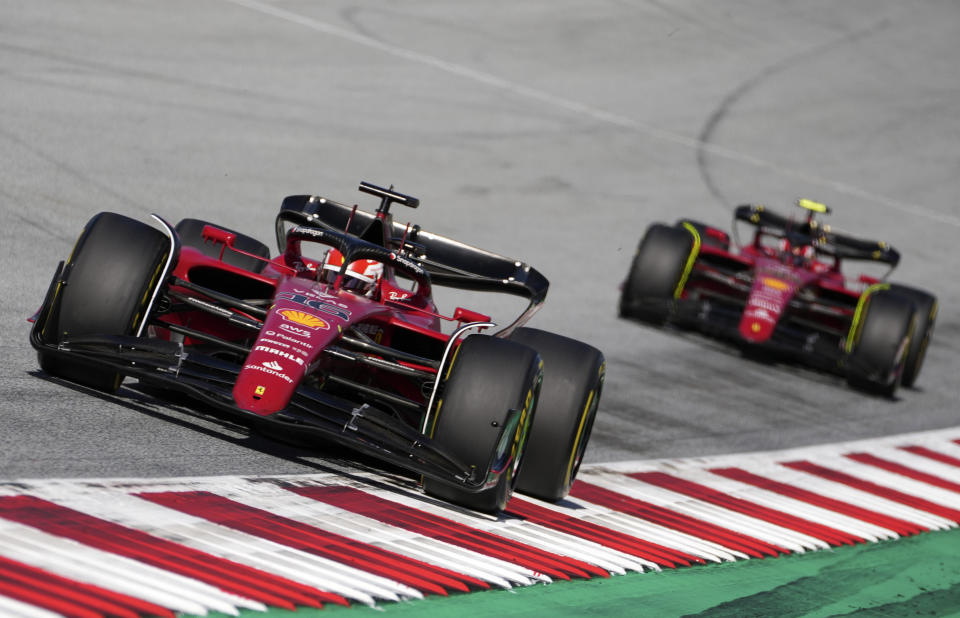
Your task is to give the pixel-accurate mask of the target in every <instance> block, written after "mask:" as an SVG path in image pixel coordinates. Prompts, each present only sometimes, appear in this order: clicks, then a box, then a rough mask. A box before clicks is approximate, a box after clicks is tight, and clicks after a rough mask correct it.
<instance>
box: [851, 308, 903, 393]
mask: <svg viewBox="0 0 960 618" xmlns="http://www.w3.org/2000/svg"><path fill="white" fill-rule="evenodd" d="M915 313H916V312H915V310H914V305H913V302H911V301H910V300H909V299H908V298H906V297H905V296H901V295H899V294H896V293H894V292H891V291H889V290H881V291H878V292H874V293H873V294H871V296H870V298H869V300H868V301H867V305H866V311H865V313H864V315H863V316H862V317H861V319H862V321H863V322H862V324H861V325H860V327H859V335H858V336H857V339H856V341H855V342H854V347H853V350H852V351H851V352H850V354H849V356H848V357H847V359H846V365H847V382H849V384H850V385H851V386H853V387H854V388H858V389H861V390H865V391H868V392H871V393H874V394H877V395H883V396H886V397H893V395H894V393H895V392H896V390H897V387H899V386H900V382H901V380H902V379H903V371H904V365H905V364H906V360H907V352H908V350H909V345H910V339H911V337H912V336H913V333H914V328H915V324H916V319H915V317H914V315H915Z"/></svg>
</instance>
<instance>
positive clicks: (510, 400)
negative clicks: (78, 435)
mask: <svg viewBox="0 0 960 618" xmlns="http://www.w3.org/2000/svg"><path fill="white" fill-rule="evenodd" d="M360 190H361V191H363V192H365V193H368V194H371V195H374V196H376V197H378V198H379V199H380V205H379V208H378V209H377V211H376V213H372V214H371V213H366V212H363V211H361V210H358V209H357V207H356V206H353V207H349V206H346V205H344V204H340V203H338V202H335V201H333V200H329V199H325V198H321V197H317V196H309V195H294V196H290V197H287V198H286V199H284V200H283V203H282V205H281V207H280V212H279V214H278V215H277V218H276V237H277V243H278V246H279V250H280V253H279V255H277V256H276V257H273V258H272V259H271V257H270V250H269V248H268V247H267V246H266V245H264V244H263V243H261V242H260V241H258V240H255V239H254V238H251V237H249V236H245V235H243V234H240V233H237V232H234V231H232V230H230V229H228V228H225V227H222V226H218V225H211V224H208V223H206V222H204V221H200V220H197V219H185V220H183V221H181V222H180V223H179V224H177V225H176V226H172V225H170V224H168V223H166V222H165V221H163V219H162V218H160V217H157V216H156V215H154V218H155V219H156V221H157V224H158V225H159V227H160V229H158V228H157V227H154V226H151V225H148V224H146V223H143V222H140V221H136V220H133V219H130V218H128V217H125V216H122V215H119V214H114V213H100V214H98V215H96V216H95V217H93V218H92V219H91V220H90V222H89V223H88V224H87V226H86V227H85V229H84V230H83V233H82V234H81V235H80V238H79V240H78V241H77V244H76V246H75V247H74V250H73V253H72V255H71V256H70V258H69V259H68V260H67V261H66V263H64V262H61V263H60V265H59V266H58V268H57V271H56V274H55V275H54V277H53V280H52V282H51V284H50V287H49V290H48V292H47V295H46V298H45V300H44V302H43V305H42V307H41V309H40V310H39V311H38V313H37V314H36V315H35V316H34V318H33V320H34V326H33V329H32V330H31V335H30V339H31V343H32V344H33V346H34V347H35V348H36V349H37V352H38V357H39V362H40V366H41V367H42V368H43V369H44V370H45V371H46V372H47V373H48V374H52V375H54V376H58V377H60V378H65V379H68V380H71V381H73V382H76V383H79V384H82V385H85V386H88V387H92V388H95V389H98V390H101V391H107V392H113V391H116V390H117V389H118V388H119V385H120V383H121V381H122V380H123V378H124V376H130V377H134V378H137V379H139V380H140V382H141V383H144V384H146V385H148V386H151V387H154V388H153V389H152V390H157V388H159V390H160V391H161V392H165V391H164V389H166V391H173V392H179V393H185V394H187V395H188V396H190V397H192V398H193V399H194V400H196V401H197V402H199V403H200V404H202V408H203V411H204V412H205V413H209V414H214V415H219V416H223V417H226V418H227V419H229V420H239V421H240V422H242V423H246V424H249V425H251V426H253V427H255V428H259V429H261V430H262V431H264V432H265V433H267V434H268V435H276V436H282V437H288V438H292V439H296V440H297V441H298V442H300V443H302V442H304V441H305V440H306V441H308V442H309V441H310V440H311V439H312V438H316V439H318V440H313V443H315V444H316V445H317V447H318V448H321V445H322V441H323V440H326V441H331V440H332V441H334V442H337V443H341V444H344V445H347V446H349V447H351V448H353V449H356V450H358V451H361V452H363V453H367V454H370V455H373V456H376V457H379V458H381V459H382V460H384V461H386V462H389V463H392V464H395V465H399V466H401V467H404V468H407V469H409V470H410V471H412V472H414V473H415V474H418V475H420V476H421V478H422V484H423V488H424V490H425V491H426V492H427V493H429V494H431V495H434V496H438V497H441V498H444V499H446V500H450V501H452V502H455V503H458V504H461V505H464V506H467V507H470V508H474V509H478V510H483V511H489V512H496V511H498V510H501V509H503V508H504V506H505V505H506V503H507V500H508V499H509V497H510V495H511V494H512V492H513V490H514V488H516V489H517V490H518V491H522V492H524V493H527V494H529V495H532V496H535V497H538V498H542V499H545V500H551V501H555V500H559V499H561V498H563V497H564V496H565V495H566V494H567V492H568V491H569V489H570V486H571V485H572V483H573V480H574V478H575V477H576V474H577V470H578V468H579V466H580V462H581V460H582V458H583V454H584V451H585V449H586V447H587V442H588V440H589V437H590V432H591V428H592V425H593V420H594V418H595V415H596V412H597V406H598V403H599V399H600V391H601V387H602V384H603V378H604V367H605V365H604V358H603V354H601V353H600V351H599V350H597V349H596V348H594V347H592V346H590V345H587V344H585V343H582V342H580V341H576V340H574V339H570V338H567V337H564V336H562V335H558V334H553V333H549V332H546V331H542V330H537V329H532V328H522V327H521V325H522V324H523V323H525V322H526V321H527V320H528V319H529V318H530V317H531V316H532V314H533V313H534V312H535V311H536V310H537V309H538V308H539V306H540V304H541V303H542V302H543V301H544V298H545V297H546V294H547V287H548V282H547V280H546V278H544V277H543V275H541V274H540V273H539V272H538V271H537V270H536V269H534V268H532V267H530V266H528V265H526V264H524V263H522V262H520V261H516V260H513V259H508V258H505V257H502V256H500V255H496V254H493V253H490V252H487V251H483V250H481V249H477V248H474V247H470V246H468V245H465V244H463V243H460V242H457V241H454V240H451V239H449V238H445V237H443V236H439V235H436V234H432V233H430V232H427V231H425V230H422V229H420V227H419V226H411V225H410V224H406V225H401V224H399V223H394V222H393V218H392V214H391V213H390V208H391V206H392V205H394V204H400V205H403V206H407V207H413V208H416V207H417V206H418V204H419V200H417V199H416V198H414V197H411V196H408V195H404V194H402V193H398V192H396V191H394V190H393V189H392V188H391V189H384V188H382V187H378V186H375V185H371V184H368V183H361V185H360ZM311 246H312V247H317V248H318V251H317V252H316V253H317V257H316V258H315V259H311V258H310V257H308V256H306V255H304V251H303V249H304V248H309V247H311ZM308 253H309V252H308ZM437 285H440V286H450V287H454V288H460V289H465V290H474V291H487V292H501V293H507V294H513V295H518V296H520V297H523V298H526V299H527V300H528V301H529V304H528V306H527V309H526V310H525V311H524V312H523V313H522V314H521V315H520V316H519V317H518V318H517V319H516V320H515V321H514V322H513V323H512V324H509V325H508V326H506V327H505V328H502V329H500V330H499V331H498V332H495V333H493V335H490V334H487V332H489V329H491V328H492V327H494V326H496V325H495V324H493V323H492V322H491V320H490V318H489V317H488V316H486V315H483V314H481V313H478V312H476V311H471V310H467V309H462V308H457V309H456V310H455V311H454V312H453V314H452V315H450V316H443V315H441V314H440V312H439V311H438V309H437V307H436V306H435V303H434V300H433V296H432V294H431V290H432V287H433V286H437ZM444 324H446V326H444ZM481 331H487V332H481Z"/></svg>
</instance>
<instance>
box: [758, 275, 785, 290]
mask: <svg viewBox="0 0 960 618" xmlns="http://www.w3.org/2000/svg"><path fill="white" fill-rule="evenodd" d="M763 284H764V285H766V286H767V287H769V288H773V289H775V290H780V291H781V292H782V291H784V290H787V289H789V288H790V284H789V283H787V282H786V281H781V280H780V279H774V278H773V277H764V278H763Z"/></svg>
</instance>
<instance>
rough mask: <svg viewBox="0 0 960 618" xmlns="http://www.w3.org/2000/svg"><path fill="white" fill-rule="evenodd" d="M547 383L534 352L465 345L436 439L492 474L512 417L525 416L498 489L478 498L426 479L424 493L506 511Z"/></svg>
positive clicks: (510, 344)
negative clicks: (516, 413) (490, 467)
mask: <svg viewBox="0 0 960 618" xmlns="http://www.w3.org/2000/svg"><path fill="white" fill-rule="evenodd" d="M542 380H543V363H542V362H541V361H540V357H539V356H538V355H537V352H536V351H535V350H533V349H532V348H530V347H527V346H524V345H521V344H519V343H516V342H514V341H508V340H506V339H499V338H496V337H490V336H486V335H473V336H471V337H467V338H466V339H464V340H463V342H462V343H461V344H460V347H459V348H458V350H457V351H456V354H455V356H454V358H453V360H452V361H451V364H450V368H449V369H448V371H447V375H446V378H445V379H444V381H443V384H442V386H441V388H442V391H441V399H440V400H439V402H438V404H437V410H436V412H435V415H434V423H433V427H432V428H431V429H430V431H429V435H430V437H431V438H433V440H435V441H436V442H437V444H438V446H440V447H441V448H443V449H444V450H445V451H446V452H448V453H450V454H451V455H452V456H453V457H455V458H456V459H457V460H459V461H460V462H462V463H463V464H465V465H467V466H468V467H469V469H471V470H486V469H487V466H488V465H489V464H490V462H491V460H492V458H493V456H494V454H495V453H496V452H497V447H498V443H499V442H500V435H501V432H502V430H503V427H505V420H506V419H507V418H508V416H509V415H508V411H509V410H517V411H519V412H520V421H519V423H517V425H516V427H515V428H514V430H513V433H512V435H510V436H509V437H508V440H509V447H508V452H509V458H508V459H506V460H504V461H503V462H500V463H501V464H503V466H504V468H503V471H502V473H501V474H500V477H499V479H498V480H497V481H496V483H495V484H494V485H493V486H492V487H489V488H486V489H483V490H481V491H479V492H476V493H474V492H469V491H466V490H463V489H460V488H458V487H456V486H453V485H450V484H448V483H444V482H441V481H438V480H435V479H431V478H426V477H424V479H423V489H424V491H425V492H426V493H427V494H428V495H431V496H434V497H437V498H441V499H443V500H446V501H449V502H452V503H454V504H458V505H460V506H464V507H467V508H470V509H474V510H477V511H482V512H485V513H498V512H500V511H502V510H503V509H504V508H505V507H506V505H507V502H508V501H509V500H510V496H511V495H512V494H513V490H514V487H515V486H516V482H517V471H518V469H519V468H520V464H521V463H522V462H523V459H524V451H525V449H526V446H527V438H528V436H529V434H530V427H531V425H532V423H533V418H534V412H535V410H536V406H537V397H538V395H539V391H540V384H541V382H542Z"/></svg>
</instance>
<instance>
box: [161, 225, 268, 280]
mask: <svg viewBox="0 0 960 618" xmlns="http://www.w3.org/2000/svg"><path fill="white" fill-rule="evenodd" d="M206 225H212V226H214V227H217V228H220V229H221V230H223V231H225V232H230V233H231V234H236V239H235V240H234V241H233V246H234V247H235V248H236V249H239V250H241V251H246V252H247V253H252V254H254V255H259V256H260V257H262V258H265V259H268V260H269V259H270V248H269V247H267V245H265V244H263V243H262V242H260V241H259V240H257V239H256V238H252V237H250V236H247V235H246V234H241V233H240V232H235V231H233V230H231V229H230V228H227V227H223V226H222V225H217V224H215V223H210V222H208V221H202V220H200V219H183V220H182V221H180V223H178V224H177V226H176V230H177V235H178V236H179V237H180V243H181V244H182V245H183V246H184V247H193V248H194V249H198V250H199V251H202V252H203V254H204V255H207V256H209V257H214V258H218V257H220V250H221V249H222V248H223V245H221V244H219V243H215V242H212V241H204V239H203V228H204V226H206ZM223 261H224V263H226V264H230V265H231V266H236V267H238V268H242V269H244V270H249V271H253V272H255V273H258V272H260V271H262V270H263V267H264V266H266V264H267V263H266V262H264V261H263V260H258V259H257V258H252V257H250V256H248V255H243V254H242V253H237V252H236V251H231V250H230V249H227V250H226V251H224V252H223Z"/></svg>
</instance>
